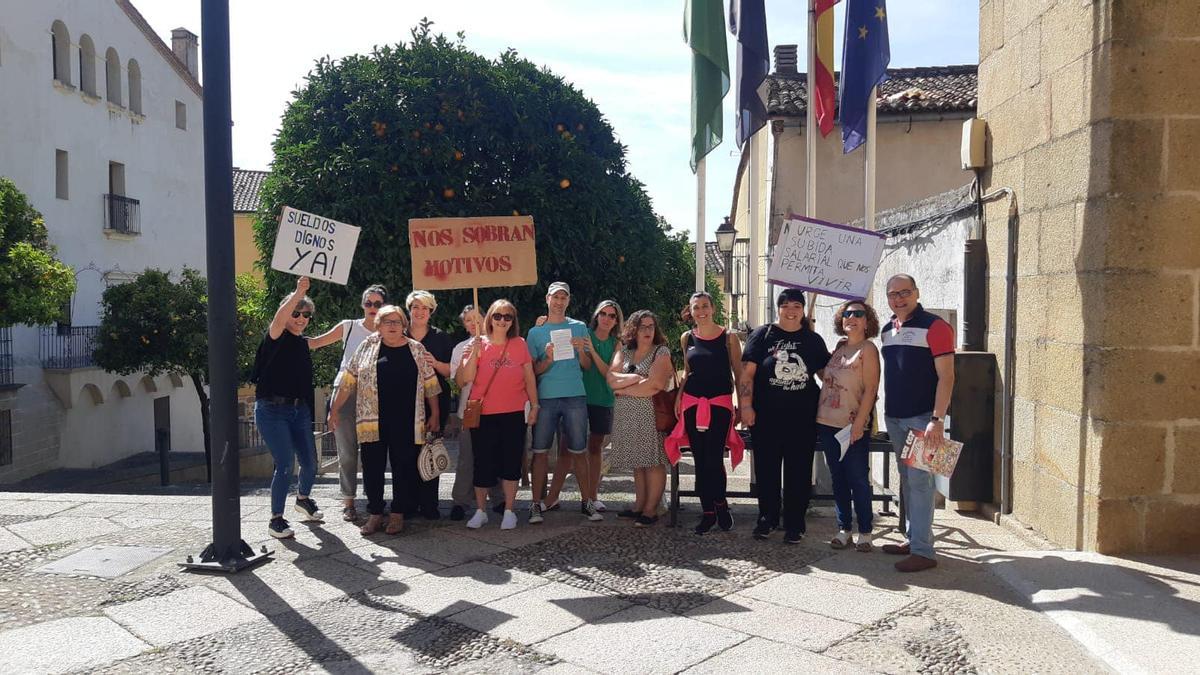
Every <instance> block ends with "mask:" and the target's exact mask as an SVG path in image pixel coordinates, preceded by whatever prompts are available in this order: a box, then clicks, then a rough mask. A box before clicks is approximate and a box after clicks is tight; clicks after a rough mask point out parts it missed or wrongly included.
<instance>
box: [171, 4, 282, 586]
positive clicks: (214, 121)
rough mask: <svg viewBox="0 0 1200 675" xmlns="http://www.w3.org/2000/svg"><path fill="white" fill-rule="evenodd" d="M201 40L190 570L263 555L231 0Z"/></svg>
mask: <svg viewBox="0 0 1200 675" xmlns="http://www.w3.org/2000/svg"><path fill="white" fill-rule="evenodd" d="M200 26H201V27H200V34H201V36H202V39H203V40H204V45H203V55H202V60H201V63H203V65H204V212H205V222H206V232H207V241H208V246H207V254H208V382H209V420H210V425H209V426H210V429H211V434H210V435H211V437H212V448H211V450H212V452H211V453H210V454H211V457H212V464H211V467H210V468H211V469H212V500H213V540H212V543H210V544H209V545H208V547H207V548H205V549H204V551H203V552H201V553H200V560H199V561H196V560H195V559H194V558H193V557H192V556H188V558H187V562H186V563H181V565H183V566H184V567H186V568H188V569H199V570H210V571H216V572H238V571H240V570H242V569H245V568H247V567H249V566H251V565H253V564H255V563H258V562H261V561H262V560H265V559H266V558H267V557H268V556H269V555H270V552H268V551H267V549H266V547H263V549H262V552H261V553H258V554H255V553H254V552H253V551H252V550H251V549H250V547H249V546H247V545H246V542H244V541H242V534H241V526H242V514H241V503H240V492H241V490H240V485H241V467H240V465H239V459H240V458H239V452H238V429H237V366H236V363H237V361H236V354H237V345H236V342H235V340H236V338H235V334H236V331H237V300H236V295H235V291H234V269H233V265H234V253H233V133H232V126H233V116H232V112H231V107H230V102H229V99H230V93H229V92H230V86H229V71H230V69H229V0H201V2H200Z"/></svg>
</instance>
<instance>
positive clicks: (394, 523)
mask: <svg viewBox="0 0 1200 675" xmlns="http://www.w3.org/2000/svg"><path fill="white" fill-rule="evenodd" d="M403 529H404V516H401V515H397V514H395V513H393V514H391V515H390V516H388V524H387V527H386V528H384V530H383V531H384V532H386V533H387V534H400V532H401V531H402V530H403Z"/></svg>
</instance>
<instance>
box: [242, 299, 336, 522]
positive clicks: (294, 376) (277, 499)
mask: <svg viewBox="0 0 1200 675" xmlns="http://www.w3.org/2000/svg"><path fill="white" fill-rule="evenodd" d="M308 285H309V280H308V277H300V278H299V279H297V280H296V290H294V291H292V292H291V293H289V294H288V296H287V297H285V298H284V299H283V302H281V303H279V309H278V310H276V312H275V317H274V318H272V319H271V324H270V326H269V327H268V329H267V334H266V335H264V336H263V339H262V342H261V343H259V345H258V351H257V353H255V355H254V375H253V376H252V378H251V379H252V380H253V381H254V383H255V390H254V399H255V400H254V424H255V426H256V427H258V432H259V433H260V434H261V435H262V438H263V440H264V441H265V442H266V444H267V449H268V450H270V452H271V459H272V460H274V462H275V471H274V473H272V474H271V522H270V524H269V525H268V528H267V529H268V532H269V533H270V535H271V536H272V537H275V538H276V539H286V538H288V537H291V536H293V532H292V528H291V527H290V526H289V525H288V522H287V520H286V519H285V518H284V517H283V510H284V506H285V504H286V502H287V495H288V492H289V491H290V490H291V482H292V463H293V462H299V464H300V485H299V489H298V494H297V496H296V504H295V507H294V508H295V510H296V511H297V512H299V513H300V514H301V515H302V519H303V520H306V521H320V520H321V519H322V518H323V517H324V516H323V514H322V513H321V511H320V509H318V508H317V503H316V502H315V501H313V499H312V497H310V496H309V495H310V494H311V491H312V487H313V483H314V482H315V480H316V476H317V448H316V443H314V441H313V433H312V403H313V367H312V355H311V354H310V353H309V351H310V344H309V343H310V340H309V339H308V338H305V337H304V329H305V328H308V324H309V321H311V320H312V317H313V311H314V309H315V306H314V305H313V301H312V300H310V299H309V298H308V296H307V295H305V294H306V293H308Z"/></svg>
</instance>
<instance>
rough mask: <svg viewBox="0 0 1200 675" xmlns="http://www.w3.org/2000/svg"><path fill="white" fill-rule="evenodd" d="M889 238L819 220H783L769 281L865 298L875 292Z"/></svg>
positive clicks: (837, 296)
mask: <svg viewBox="0 0 1200 675" xmlns="http://www.w3.org/2000/svg"><path fill="white" fill-rule="evenodd" d="M886 240H887V237H886V236H885V235H882V234H879V233H878V232H871V231H870V230H860V229H858V228H855V227H849V226H847V225H838V224H836V223H829V222H826V221H824V220H816V219H814V218H802V217H800V216H791V217H789V218H788V219H787V220H785V221H783V229H782V230H780V232H779V241H778V243H776V245H775V255H774V257H772V258H771V268H770V270H769V272H768V278H769V280H770V281H771V283H775V284H779V285H780V286H791V287H793V288H802V289H804V290H806V291H813V292H816V293H820V294H821V295H829V296H833V297H835V298H842V299H843V300H861V299H863V298H866V297H867V294H868V293H870V292H871V284H872V282H873V281H874V280H875V271H876V270H877V269H878V268H879V258H880V256H881V255H882V254H883V244H884V242H885V241H886Z"/></svg>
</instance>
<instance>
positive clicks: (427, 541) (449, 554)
mask: <svg viewBox="0 0 1200 675" xmlns="http://www.w3.org/2000/svg"><path fill="white" fill-rule="evenodd" d="M372 541H374V542H376V543H378V544H379V545H380V546H386V547H387V548H390V549H393V550H395V551H399V552H401V553H407V554H409V555H415V556H417V557H418V558H424V559H426V560H430V561H433V562H436V563H441V564H442V565H461V564H463V563H467V562H471V561H473V560H481V559H483V558H487V557H488V556H491V555H495V554H497V553H500V552H503V551H505V550H507V549H505V548H504V547H502V546H497V545H495V544H489V543H486V542H482V541H479V540H478V539H473V538H471V537H466V536H462V535H460V534H458V533H457V532H453V531H451V530H450V529H449V528H446V527H439V528H437V529H434V530H426V531H423V532H420V531H418V532H412V533H406V534H404V536H398V537H387V536H386V535H377V536H376V538H375V539H373V540H372Z"/></svg>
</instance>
